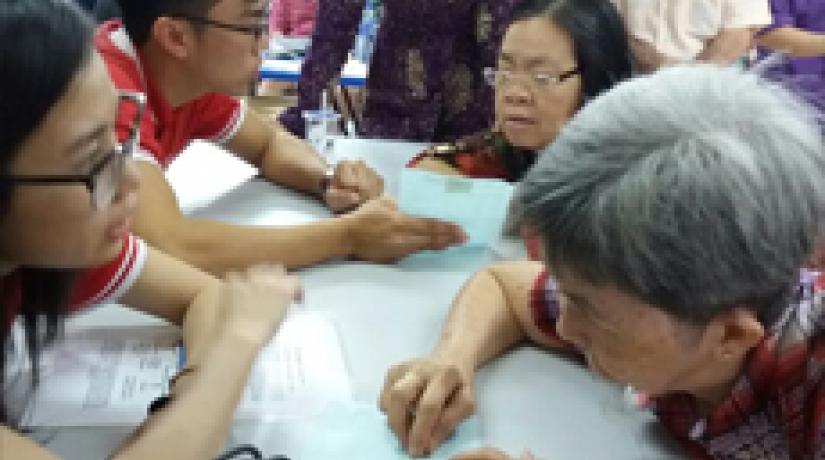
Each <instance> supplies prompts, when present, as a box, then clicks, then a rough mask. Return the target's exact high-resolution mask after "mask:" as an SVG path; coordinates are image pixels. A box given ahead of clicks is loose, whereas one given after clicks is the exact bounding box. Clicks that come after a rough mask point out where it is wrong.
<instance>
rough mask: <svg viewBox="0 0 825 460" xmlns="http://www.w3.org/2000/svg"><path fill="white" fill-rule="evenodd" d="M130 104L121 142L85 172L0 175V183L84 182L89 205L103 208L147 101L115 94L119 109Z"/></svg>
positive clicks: (111, 195)
mask: <svg viewBox="0 0 825 460" xmlns="http://www.w3.org/2000/svg"><path fill="white" fill-rule="evenodd" d="M130 104H131V105H133V108H132V110H134V117H133V118H132V122H131V124H130V126H129V131H128V133H127V136H126V138H125V139H124V141H123V142H118V143H116V144H115V145H114V147H112V150H111V151H110V152H109V153H108V154H106V156H104V157H103V158H102V159H101V160H100V161H98V162H97V163H96V164H95V165H94V166H92V168H91V170H90V171H89V173H88V174H57V175H2V176H0V184H4V185H10V186H65V185H76V184H83V185H84V186H86V189H87V190H88V191H89V196H90V197H91V203H92V206H93V207H94V208H95V209H104V208H107V207H109V205H111V204H112V201H113V200H114V198H115V195H117V191H118V188H120V184H121V181H122V180H123V174H124V171H125V169H126V164H127V161H128V160H129V159H130V158H131V157H132V154H133V152H134V150H135V148H136V146H137V143H138V137H139V133H140V121H141V119H142V117H143V109H144V106H145V105H146V96H145V95H144V94H143V93H136V92H121V93H119V94H118V113H120V110H121V109H122V108H124V106H127V105H130Z"/></svg>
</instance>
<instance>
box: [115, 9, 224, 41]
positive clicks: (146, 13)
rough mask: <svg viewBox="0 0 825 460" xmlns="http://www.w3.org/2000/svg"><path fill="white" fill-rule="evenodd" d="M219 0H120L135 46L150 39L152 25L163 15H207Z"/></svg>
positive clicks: (128, 30)
mask: <svg viewBox="0 0 825 460" xmlns="http://www.w3.org/2000/svg"><path fill="white" fill-rule="evenodd" d="M218 1H219V0H118V3H120V10H121V11H120V12H121V18H122V19H123V25H124V26H125V27H126V33H128V34H129V38H131V39H132V42H133V43H134V44H135V46H138V47H141V46H143V45H145V44H146V42H148V41H149V33H150V31H151V30H152V25H153V24H154V23H155V21H156V20H157V19H158V18H159V17H162V16H173V15H185V16H196V17H206V15H207V13H208V12H209V10H210V9H211V8H212V7H213V6H214V5H215V4H216V3H218Z"/></svg>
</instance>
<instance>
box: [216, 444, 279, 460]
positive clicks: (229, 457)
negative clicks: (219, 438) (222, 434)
mask: <svg viewBox="0 0 825 460" xmlns="http://www.w3.org/2000/svg"><path fill="white" fill-rule="evenodd" d="M241 459H253V460H289V457H287V456H285V455H275V456H272V457H264V455H263V454H262V453H261V451H260V450H258V448H257V447H255V446H251V445H242V446H238V447H235V448H233V449H230V450H228V451H226V452H225V453H223V454H222V455H219V456H217V457H215V460H241Z"/></svg>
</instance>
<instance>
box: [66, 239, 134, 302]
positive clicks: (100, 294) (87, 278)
mask: <svg viewBox="0 0 825 460" xmlns="http://www.w3.org/2000/svg"><path fill="white" fill-rule="evenodd" d="M146 254H147V249H146V243H144V242H143V240H141V239H139V238H137V237H136V236H134V235H131V234H130V235H129V236H128V237H126V238H124V240H123V248H122V249H121V251H120V254H118V256H117V257H116V258H115V259H113V260H112V261H111V262H109V263H108V264H106V265H103V266H100V267H97V268H93V269H90V270H87V271H86V272H84V273H83V274H81V275H80V278H79V279H78V281H77V284H76V285H75V289H74V292H73V294H72V300H71V302H70V310H71V311H77V310H80V309H83V308H86V307H88V306H90V305H95V304H100V303H106V302H112V301H115V300H117V299H118V298H119V297H121V296H123V294H125V293H126V292H127V291H128V290H129V289H130V288H131V287H132V285H133V284H134V283H135V281H136V280H137V278H138V277H139V276H140V273H141V271H142V270H143V264H144V262H145V261H146Z"/></svg>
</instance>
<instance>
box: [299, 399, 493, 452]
mask: <svg viewBox="0 0 825 460" xmlns="http://www.w3.org/2000/svg"><path fill="white" fill-rule="evenodd" d="M312 431H313V434H312V439H313V441H312V442H311V443H309V444H310V445H309V446H307V447H305V448H304V449H303V451H302V453H301V455H300V456H299V457H298V458H299V459H300V460H330V459H353V460H373V459H374V460H408V459H409V458H410V457H409V456H408V455H407V454H406V453H405V452H404V451H403V450H402V449H401V447H400V444H399V442H398V439H397V438H396V437H395V435H394V434H393V433H392V432H391V431H390V429H389V426H388V425H387V419H386V417H385V416H384V414H383V413H381V411H379V410H378V409H377V408H376V407H375V406H374V405H367V404H358V403H354V404H340V405H333V406H332V407H330V408H329V409H328V410H326V411H325V413H324V415H322V417H321V418H320V420H319V421H318V422H317V423H314V424H313V429H312ZM481 444H482V432H481V424H480V422H479V420H478V418H477V417H472V418H470V419H468V420H466V421H464V422H463V423H462V424H461V425H459V426H458V428H457V429H456V431H455V433H454V434H453V435H452V436H451V437H450V438H448V439H447V440H446V441H444V443H443V444H442V445H441V446H440V447H439V448H438V449H436V451H435V452H433V453H432V455H431V456H430V457H428V458H429V459H430V460H449V459H450V458H451V457H452V456H454V455H456V454H459V453H462V452H466V451H468V450H474V449H478V448H480V447H481Z"/></svg>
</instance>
